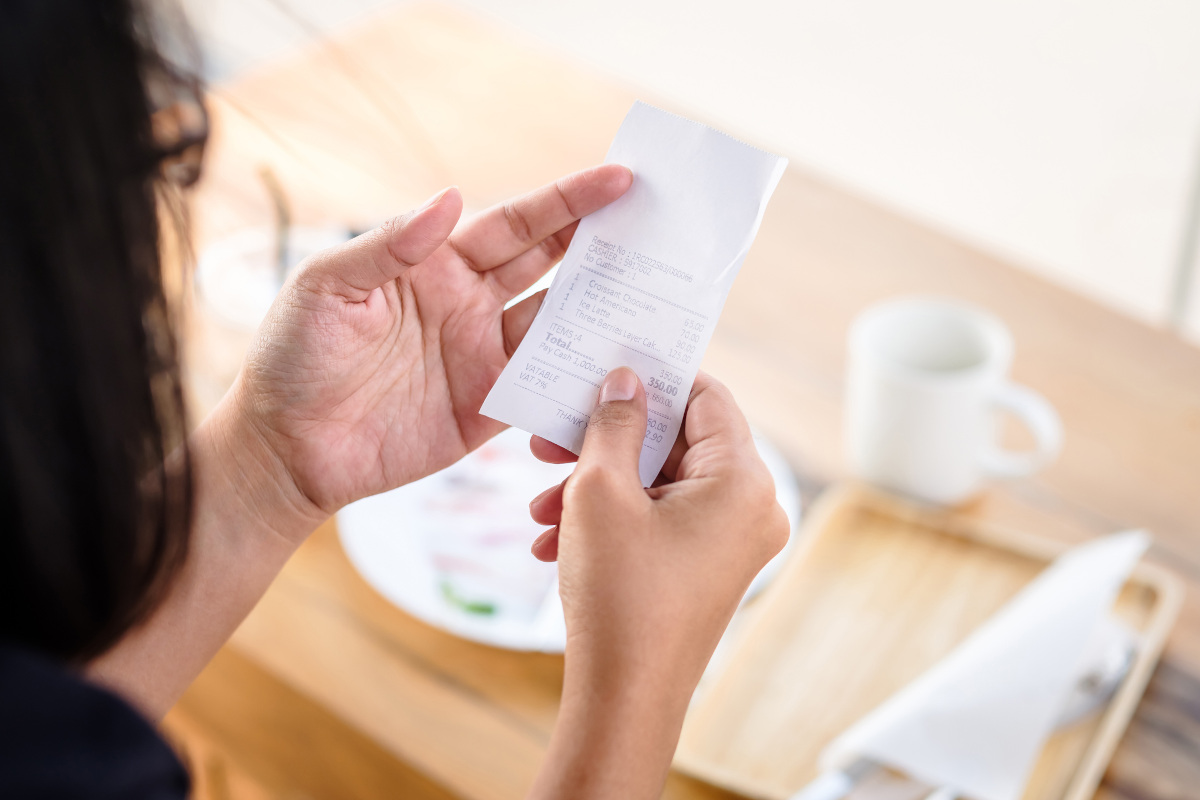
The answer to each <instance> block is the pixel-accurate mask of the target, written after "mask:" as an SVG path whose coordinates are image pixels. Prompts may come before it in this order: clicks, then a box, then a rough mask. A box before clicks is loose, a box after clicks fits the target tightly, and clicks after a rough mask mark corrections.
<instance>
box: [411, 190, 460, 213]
mask: <svg viewBox="0 0 1200 800" xmlns="http://www.w3.org/2000/svg"><path fill="white" fill-rule="evenodd" d="M453 188H454V187H453V186H447V187H446V188H445V189H442V190H441V191H440V192H438V193H437V194H435V195H434V196H433V197H431V198H429V199H428V200H426V201H425V202H424V203H423V204H422V205H421V207H420V208H418V209H417V213H418V214H419V213H421V212H422V211H424V210H425V209H427V208H432V207H433V206H436V205H437V204H438V201H439V200H441V199H442V198H443V197H445V196H446V192H448V191H450V190H451V189H453Z"/></svg>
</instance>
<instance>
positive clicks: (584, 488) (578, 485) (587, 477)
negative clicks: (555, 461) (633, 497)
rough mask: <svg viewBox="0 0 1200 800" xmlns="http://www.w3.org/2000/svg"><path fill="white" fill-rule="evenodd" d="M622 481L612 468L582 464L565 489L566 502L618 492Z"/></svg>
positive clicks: (564, 497) (564, 498)
mask: <svg viewBox="0 0 1200 800" xmlns="http://www.w3.org/2000/svg"><path fill="white" fill-rule="evenodd" d="M619 486H620V481H619V480H618V477H617V475H616V474H615V473H614V472H613V471H612V470H610V469H608V468H606V467H604V466H599V465H592V464H580V465H579V466H578V467H576V468H575V472H573V473H572V474H571V477H570V479H569V480H568V481H567V485H566V487H565V488H564V489H563V500H564V502H565V503H572V502H576V503H577V502H580V501H586V500H587V499H588V498H592V497H597V496H600V497H607V496H611V495H614V494H616V493H617V491H618V489H619Z"/></svg>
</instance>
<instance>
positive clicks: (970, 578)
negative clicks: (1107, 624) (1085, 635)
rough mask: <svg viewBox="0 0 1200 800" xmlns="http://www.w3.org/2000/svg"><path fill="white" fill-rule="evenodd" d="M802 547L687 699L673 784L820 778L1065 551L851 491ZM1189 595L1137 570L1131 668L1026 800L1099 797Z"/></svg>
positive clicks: (1130, 591) (782, 795) (832, 503)
mask: <svg viewBox="0 0 1200 800" xmlns="http://www.w3.org/2000/svg"><path fill="white" fill-rule="evenodd" d="M800 535H801V536H802V537H803V539H802V540H801V541H800V542H799V543H798V545H799V546H798V549H797V552H796V553H795V554H794V555H793V556H792V558H791V559H790V560H789V562H788V564H787V565H786V566H785V568H784V570H783V572H781V573H780V575H779V576H778V578H777V579H776V580H775V582H774V583H773V584H772V586H771V587H770V589H769V590H768V591H767V592H766V593H765V594H764V596H763V597H762V598H761V599H760V600H759V601H758V603H757V604H756V605H757V606H758V608H757V609H755V610H754V611H753V616H752V617H751V618H750V619H748V620H747V621H746V623H745V627H744V629H743V630H742V632H741V633H740V634H739V638H737V639H736V640H735V642H734V644H733V647H732V648H731V650H730V651H729V655H728V657H727V658H726V659H725V661H724V662H723V664H722V665H720V666H721V669H720V671H719V673H717V674H716V675H715V676H713V677H712V678H711V679H710V680H706V681H705V682H704V683H703V684H702V685H701V689H700V691H699V692H698V693H697V695H696V697H695V698H694V699H693V703H692V707H691V709H690V710H689V712H688V717H687V720H686V722H685V724H684V728H683V735H682V737H681V739H680V742H679V748H678V750H677V752H676V756H675V766H676V767H677V768H679V769H681V770H683V771H685V772H688V773H691V774H693V775H695V776H697V777H700V778H702V779H704V780H706V781H709V782H711V783H714V784H716V785H719V786H723V787H725V788H728V789H732V790H733V791H736V792H738V793H740V794H744V795H746V796H748V797H754V798H763V800H785V799H786V798H788V797H789V796H790V795H791V794H792V793H793V792H795V791H796V790H798V789H800V788H801V787H802V786H804V785H805V784H806V783H808V781H809V780H811V779H812V778H814V777H816V775H817V758H818V756H819V754H820V752H821V750H822V749H823V748H824V747H825V746H826V744H828V743H829V742H830V741H832V739H833V738H834V737H835V736H836V735H837V734H839V733H841V732H842V731H843V730H845V729H846V728H847V727H849V726H850V724H851V723H853V722H854V721H856V720H857V719H858V718H860V717H861V716H862V715H864V714H866V713H867V712H868V711H870V710H871V709H873V708H874V707H875V706H876V705H878V704H879V703H880V702H882V701H883V700H885V699H886V698H887V697H889V696H890V695H891V694H892V693H893V692H895V691H896V690H897V689H899V688H900V687H901V686H903V685H905V684H906V683H908V682H909V681H910V680H912V679H913V678H915V677H916V676H917V675H919V674H920V673H921V672H923V671H924V670H925V669H926V668H927V667H929V666H930V665H931V664H933V663H934V662H935V661H937V660H938V659H939V658H941V657H942V656H944V655H945V654H946V653H948V652H949V651H950V650H951V649H953V648H954V646H955V645H957V644H958V643H959V642H960V641H962V640H963V639H964V638H965V637H966V636H967V634H968V633H970V632H971V630H972V629H974V628H975V627H976V626H977V625H979V624H980V623H981V622H983V621H984V620H985V619H986V618H987V617H988V616H989V615H991V614H992V612H994V611H995V610H996V609H998V608H999V607H1000V606H1002V605H1003V604H1004V603H1005V602H1006V601H1007V600H1008V599H1009V598H1011V597H1012V596H1013V595H1014V594H1015V593H1016V592H1017V591H1018V590H1019V589H1020V588H1021V587H1022V586H1024V585H1025V584H1026V583H1028V582H1029V581H1030V580H1031V579H1032V578H1033V577H1034V576H1035V575H1037V573H1038V572H1039V571H1040V570H1041V569H1042V568H1043V567H1045V565H1046V563H1047V562H1048V561H1049V560H1051V559H1052V558H1053V557H1054V556H1055V555H1057V554H1058V553H1059V552H1061V551H1062V549H1063V548H1062V547H1061V546H1059V545H1056V544H1054V543H1051V542H1047V541H1044V540H1042V539H1039V538H1038V537H1036V536H1031V535H1029V534H1025V533H1019V532H1013V531H1004V530H997V529H992V528H985V527H982V526H979V525H978V524H977V523H974V522H971V521H967V520H964V519H963V517H962V516H961V515H958V516H956V515H955V514H953V513H952V512H946V511H935V510H929V509H923V508H919V507H914V506H912V505H909V504H907V503H905V502H903V501H901V500H899V499H896V498H894V497H891V496H888V495H884V494H882V493H879V492H876V491H874V490H871V489H868V488H866V487H861V486H855V485H850V486H843V487H837V488H834V489H831V490H830V491H828V492H827V493H826V494H825V495H824V496H823V497H822V498H821V499H820V500H819V501H818V502H817V504H816V505H815V506H814V509H813V511H812V512H811V514H810V516H809V519H808V521H807V523H806V524H805V526H804V530H803V531H802V533H801V534H800ZM1182 594H1183V588H1182V584H1181V583H1180V581H1179V579H1178V578H1176V577H1175V576H1174V575H1172V574H1170V573H1168V572H1167V571H1165V570H1163V569H1161V568H1159V567H1156V566H1153V565H1150V564H1141V565H1139V566H1138V567H1137V569H1136V570H1135V571H1134V573H1133V575H1132V576H1131V578H1130V579H1129V581H1128V582H1127V583H1126V585H1125V587H1124V589H1123V590H1122V592H1121V595H1120V597H1119V598H1118V600H1117V603H1116V606H1115V613H1116V614H1117V616H1118V617H1120V618H1121V619H1122V620H1124V621H1125V622H1126V623H1127V624H1129V625H1130V626H1132V627H1133V628H1134V629H1135V630H1137V631H1138V632H1139V633H1140V636H1141V648H1140V650H1139V653H1138V656H1137V659H1136V661H1135V663H1134V665H1133V666H1132V668H1131V669H1130V671H1129V674H1128V675H1127V676H1126V678H1125V680H1124V681H1123V682H1122V684H1121V686H1120V687H1119V688H1118V690H1117V692H1116V693H1115V694H1114V696H1113V697H1112V699H1111V700H1110V701H1109V703H1108V705H1107V707H1106V708H1105V709H1103V711H1102V712H1101V713H1098V714H1093V715H1091V716H1090V717H1088V718H1086V719H1084V720H1082V721H1080V722H1078V723H1076V724H1074V725H1073V726H1071V727H1069V728H1065V729H1063V730H1060V731H1059V732H1057V733H1056V734H1055V735H1054V736H1053V737H1052V738H1051V740H1050V741H1049V743H1048V744H1047V746H1046V749H1045V750H1044V751H1043V753H1042V757H1041V759H1040V760H1039V761H1038V764H1037V767H1036V769H1035V770H1034V773H1033V775H1032V778H1031V779H1030V783H1029V787H1028V789H1027V791H1026V793H1025V796H1024V800H1085V798H1090V797H1091V796H1092V795H1093V793H1094V792H1095V790H1096V787H1097V785H1098V784H1099V782H1100V779H1101V778H1102V777H1103V774H1104V770H1105V767H1106V766H1107V764H1108V761H1109V759H1110V758H1111V757H1112V753H1113V750H1114V749H1115V748H1116V745H1117V742H1118V740H1119V739H1120V737H1121V734H1122V732H1123V731H1124V730H1125V726H1126V725H1127V724H1128V722H1129V718H1130V717H1131V716H1132V715H1133V711H1134V709H1135V708H1136V706H1137V703H1138V701H1139V699H1140V698H1141V695H1142V692H1143V691H1144V689H1145V686H1146V683H1147V681H1148V680H1149V678H1150V674H1151V672H1152V671H1153V669H1154V665H1155V664H1156V663H1157V661H1158V657H1159V654H1160V653H1161V652H1162V648H1163V644H1164V642H1165V640H1166V638H1167V633H1168V631H1169V630H1170V628H1171V625H1172V624H1173V623H1174V621H1175V617H1176V615H1177V614H1178V611H1179V607H1180V604H1181V602H1182ZM748 611H749V610H748ZM869 794H870V791H869V789H868V788H862V789H860V790H859V791H858V792H856V794H855V795H852V796H862V797H864V798H865V797H867V796H868V795H869ZM876 796H878V795H876Z"/></svg>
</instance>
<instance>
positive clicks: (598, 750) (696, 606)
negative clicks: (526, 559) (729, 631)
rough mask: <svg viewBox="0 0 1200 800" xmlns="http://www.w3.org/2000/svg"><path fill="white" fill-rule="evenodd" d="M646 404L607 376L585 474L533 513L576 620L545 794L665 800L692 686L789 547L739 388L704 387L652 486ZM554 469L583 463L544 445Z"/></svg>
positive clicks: (699, 386) (625, 381)
mask: <svg viewBox="0 0 1200 800" xmlns="http://www.w3.org/2000/svg"><path fill="white" fill-rule="evenodd" d="M645 431H646V395H645V392H644V390H643V389H642V386H641V383H640V382H639V381H638V378H637V376H636V375H635V374H634V373H633V372H632V371H631V370H628V369H618V370H614V371H613V372H611V373H610V374H609V375H608V377H607V378H606V380H605V382H604V385H603V387H602V389H601V393H600V403H599V405H598V406H597V408H596V410H595V412H594V413H593V415H592V417H591V421H590V423H589V425H588V429H587V434H586V437H585V439H584V445H583V451H582V454H581V455H580V457H579V463H578V466H577V467H576V468H575V471H574V472H573V473H572V475H571V476H570V478H568V479H567V481H566V482H565V483H564V485H563V486H560V487H555V489H552V490H550V491H549V492H547V493H545V494H543V495H541V496H539V497H538V498H537V499H535V500H534V502H533V503H531V504H530V511H531V513H532V515H533V517H534V519H535V520H536V521H538V522H540V523H542V524H546V525H553V526H554V527H552V528H551V529H550V530H549V531H547V532H546V533H545V534H543V536H542V537H541V538H539V540H538V541H537V542H536V543H535V545H534V552H535V554H536V555H538V556H539V557H541V558H545V559H550V558H554V557H555V555H557V559H558V562H559V591H560V593H561V595H562V602H563V611H564V613H565V615H566V623H567V645H566V666H565V670H566V672H565V677H564V685H563V700H562V710H561V712H560V715H559V721H558V724H557V725H556V728H555V733H554V737H553V739H552V742H551V748H550V753H549V755H548V757H547V761H546V764H545V765H544V766H543V769H542V772H541V774H540V775H539V777H538V782H537V783H536V784H535V788H534V792H533V794H532V796H536V797H566V796H570V797H581V798H582V797H623V798H625V797H630V798H632V797H657V796H658V794H659V792H660V791H661V788H662V782H663V780H664V779H665V776H666V772H667V768H668V766H669V764H670V759H671V755H672V753H673V752H674V748H675V743H676V740H677V739H678V736H679V728H680V726H681V725H682V722H683V714H684V712H685V711H686V709H687V704H688V701H689V699H690V698H691V694H692V691H693V690H694V689H695V686H696V683H697V682H698V681H699V679H700V676H701V674H702V673H703V671H704V667H705V666H706V665H707V663H708V660H709V657H710V656H711V655H712V652H713V649H714V648H715V647H716V645H717V642H718V641H719V639H720V638H721V634H722V633H723V632H724V630H725V627H726V625H728V623H729V620H730V618H731V617H732V616H733V612H734V611H735V610H736V608H737V605H738V603H739V602H740V600H741V598H742V596H743V595H744V594H745V592H746V589H747V587H748V586H749V585H750V581H751V580H752V579H753V578H754V576H755V575H756V574H757V573H758V571H759V570H760V569H761V568H762V567H763V565H764V564H766V563H767V561H769V560H770V558H771V557H772V556H774V555H775V554H776V553H777V552H779V550H780V549H781V548H782V547H783V545H784V543H785V542H786V541H787V537H788V529H789V526H788V521H787V517H786V515H785V514H784V512H783V509H782V508H780V506H779V504H778V503H777V502H776V501H775V489H774V483H773V481H772V479H771V475H770V473H769V472H768V471H767V468H766V466H765V465H764V464H763V462H762V459H761V458H759V455H758V451H757V450H756V449H755V447H754V442H753V439H752V438H751V434H750V428H749V426H748V425H747V423H746V420H745V417H743V415H742V413H741V411H740V410H739V409H738V407H737V405H736V404H735V403H734V401H733V397H732V396H731V395H730V393H729V391H728V390H727V389H726V388H725V387H724V386H722V385H721V384H719V383H718V382H717V381H715V380H713V379H712V378H710V377H708V376H706V375H703V374H702V375H700V376H698V378H697V380H696V383H695V386H694V388H693V390H692V395H691V397H690V398H689V403H688V409H687V415H686V417H685V420H684V426H683V430H682V432H681V434H680V437H679V440H678V441H677V443H676V445H675V448H674V449H673V451H672V453H671V456H670V458H668V460H667V464H666V466H665V467H664V469H663V473H664V477H665V479H666V480H665V482H662V483H661V484H660V485H656V486H655V487H654V488H651V489H643V488H642V485H641V481H640V480H639V478H638V458H639V455H640V453H641V446H642V439H643V436H644V434H645ZM533 449H534V452H535V454H537V455H538V456H539V457H540V458H542V459H543V460H551V461H565V460H567V458H568V457H569V454H567V452H566V451H565V450H562V449H561V448H558V447H556V446H554V445H550V444H549V443H547V442H544V441H543V440H536V439H535V441H534V444H533Z"/></svg>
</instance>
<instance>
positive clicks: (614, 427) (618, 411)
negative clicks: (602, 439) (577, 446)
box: [588, 402, 645, 434]
mask: <svg viewBox="0 0 1200 800" xmlns="http://www.w3.org/2000/svg"><path fill="white" fill-rule="evenodd" d="M631 405H632V404H631V403H627V402H620V403H606V404H605V405H604V406H603V407H601V408H599V409H597V411H596V413H594V414H592V418H591V420H589V421H588V429H589V430H593V431H595V432H597V433H601V434H603V433H609V432H623V431H627V430H629V429H630V428H634V427H641V426H643V425H645V422H644V421H643V420H639V419H638V418H637V415H636V414H634V413H633V409H632V408H631V407H630V406H631Z"/></svg>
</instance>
